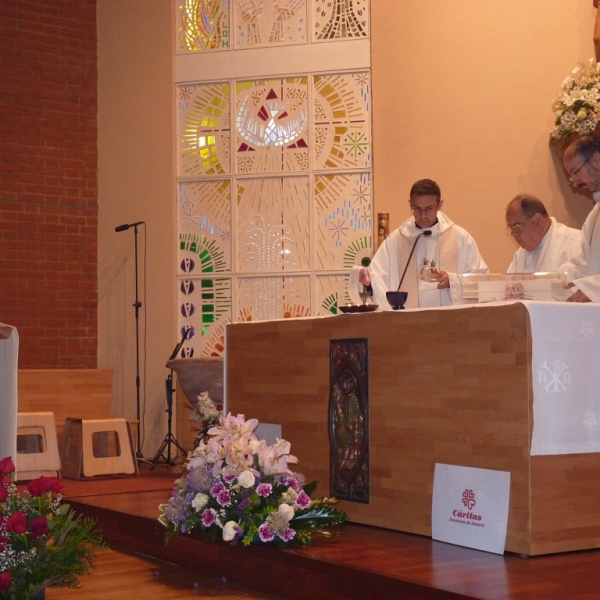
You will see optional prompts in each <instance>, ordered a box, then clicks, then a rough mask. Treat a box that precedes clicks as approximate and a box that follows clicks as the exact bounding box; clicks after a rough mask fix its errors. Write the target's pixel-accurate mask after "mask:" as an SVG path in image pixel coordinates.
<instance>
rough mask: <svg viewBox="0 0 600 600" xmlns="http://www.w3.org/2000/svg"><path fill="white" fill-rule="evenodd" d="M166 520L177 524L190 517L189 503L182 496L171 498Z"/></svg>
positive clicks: (166, 508) (166, 511) (166, 510)
mask: <svg viewBox="0 0 600 600" xmlns="http://www.w3.org/2000/svg"><path fill="white" fill-rule="evenodd" d="M164 514H165V519H167V521H169V522H171V523H173V524H177V523H181V522H182V521H185V519H186V517H187V516H188V510H187V503H186V501H185V499H184V498H182V497H181V496H171V498H170V500H169V503H168V504H167V506H166V507H165V512H164Z"/></svg>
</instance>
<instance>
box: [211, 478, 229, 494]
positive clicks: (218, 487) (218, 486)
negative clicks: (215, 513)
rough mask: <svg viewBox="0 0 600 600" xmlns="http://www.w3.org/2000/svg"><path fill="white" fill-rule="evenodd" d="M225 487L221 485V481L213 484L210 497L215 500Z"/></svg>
mask: <svg viewBox="0 0 600 600" xmlns="http://www.w3.org/2000/svg"><path fill="white" fill-rule="evenodd" d="M225 489H226V488H225V485H224V484H223V482H222V481H218V482H217V483H215V485H213V486H212V487H211V488H210V495H211V496H212V497H213V498H216V497H217V496H218V495H219V492H222V491H223V490H225Z"/></svg>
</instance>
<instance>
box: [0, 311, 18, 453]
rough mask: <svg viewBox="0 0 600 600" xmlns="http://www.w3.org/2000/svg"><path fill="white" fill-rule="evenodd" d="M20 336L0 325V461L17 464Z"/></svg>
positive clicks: (12, 328) (13, 330) (8, 326)
mask: <svg viewBox="0 0 600 600" xmlns="http://www.w3.org/2000/svg"><path fill="white" fill-rule="evenodd" d="M18 358H19V334H18V333H17V330H16V329H15V328H14V327H11V326H10V325H4V324H2V323H0V415H1V416H0V460H1V459H3V458H5V457H7V456H12V459H13V462H14V463H15V464H16V463H17V403H18V399H17V368H18Z"/></svg>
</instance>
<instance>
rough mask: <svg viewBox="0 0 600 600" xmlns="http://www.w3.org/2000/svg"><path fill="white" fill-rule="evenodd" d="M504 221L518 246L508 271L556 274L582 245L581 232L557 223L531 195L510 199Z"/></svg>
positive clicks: (538, 200) (521, 195) (520, 195)
mask: <svg viewBox="0 0 600 600" xmlns="http://www.w3.org/2000/svg"><path fill="white" fill-rule="evenodd" d="M506 224H507V227H508V229H509V231H510V234H511V235H512V236H513V237H514V238H515V241H516V242H517V243H518V244H519V246H521V247H520V248H519V249H518V250H517V251H516V252H515V255H514V257H513V260H512V262H511V263H510V265H509V267H508V269H507V271H506V272H507V273H540V272H543V273H556V272H558V271H560V268H561V266H562V265H563V263H565V262H567V261H568V260H569V259H570V258H571V257H572V256H573V255H574V254H576V253H577V252H578V251H579V248H581V240H582V237H581V231H580V230H579V229H573V228H571V227H567V226H566V225H563V224H562V223H558V222H557V221H556V219H555V218H554V217H550V216H549V215H548V211H547V210H546V207H545V206H544V204H543V202H542V201H541V200H540V199H539V198H536V197H535V196H532V195H531V194H519V195H518V196H516V197H515V198H513V199H512V200H511V201H510V202H509V204H508V206H507V207H506Z"/></svg>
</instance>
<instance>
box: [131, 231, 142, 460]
mask: <svg viewBox="0 0 600 600" xmlns="http://www.w3.org/2000/svg"><path fill="white" fill-rule="evenodd" d="M133 233H134V240H135V303H134V304H133V306H134V308H135V368H136V371H135V388H136V407H137V420H138V435H137V452H136V457H137V459H138V460H143V459H144V456H143V454H142V421H141V412H140V333H139V332H140V308H141V307H142V303H141V302H140V301H139V297H138V226H137V223H136V224H135V225H134V226H133Z"/></svg>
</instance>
